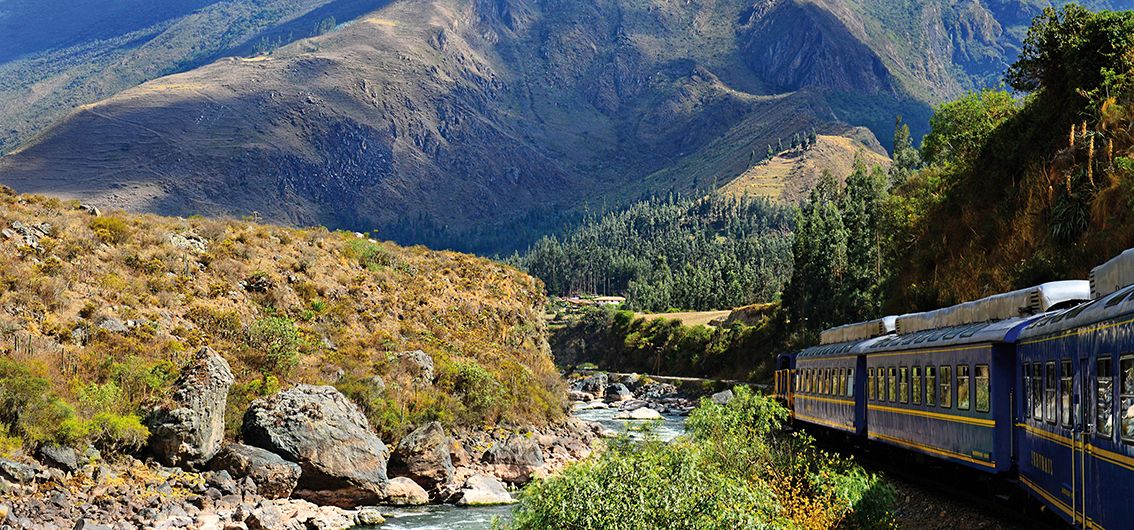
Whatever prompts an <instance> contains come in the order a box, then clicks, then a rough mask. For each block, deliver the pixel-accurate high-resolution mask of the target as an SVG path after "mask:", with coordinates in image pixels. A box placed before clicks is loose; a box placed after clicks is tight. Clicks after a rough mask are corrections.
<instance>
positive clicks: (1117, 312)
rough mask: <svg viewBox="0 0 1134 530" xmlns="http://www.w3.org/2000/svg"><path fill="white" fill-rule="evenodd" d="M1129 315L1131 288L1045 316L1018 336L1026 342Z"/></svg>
mask: <svg viewBox="0 0 1134 530" xmlns="http://www.w3.org/2000/svg"><path fill="white" fill-rule="evenodd" d="M1131 314H1134V285H1130V286H1127V287H1125V288H1123V289H1119V290H1118V291H1115V292H1112V293H1110V294H1107V295H1104V296H1102V297H1100V298H1096V299H1094V300H1092V301H1091V302H1089V303H1086V304H1081V305H1078V306H1075V307H1072V308H1070V309H1064V310H1062V311H1055V312H1053V313H1051V314H1049V315H1046V316H1044V317H1043V318H1040V319H1038V320H1036V321H1035V322H1032V323H1031V325H1029V326H1028V328H1027V329H1025V330H1024V331H1023V332H1022V333H1020V339H1021V340H1030V339H1036V338H1040V337H1044V336H1048V335H1053V334H1057V333H1063V332H1066V331H1068V330H1072V329H1076V328H1081V327H1086V326H1090V325H1092V324H1097V323H1099V322H1104V321H1107V320H1111V319H1114V318H1119V317H1122V316H1127V315H1131Z"/></svg>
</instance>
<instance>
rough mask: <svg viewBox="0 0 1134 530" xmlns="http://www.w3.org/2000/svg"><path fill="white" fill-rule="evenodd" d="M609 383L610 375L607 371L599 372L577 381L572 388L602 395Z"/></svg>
mask: <svg viewBox="0 0 1134 530" xmlns="http://www.w3.org/2000/svg"><path fill="white" fill-rule="evenodd" d="M609 384H610V376H608V375H607V374H606V372H599V373H597V374H591V375H589V376H587V377H584V378H582V379H579V380H578V381H575V382H574V383H573V384H572V385H571V390H576V391H579V392H586V393H587V394H591V395H602V393H603V391H604V390H606V387H607V386H608V385H609Z"/></svg>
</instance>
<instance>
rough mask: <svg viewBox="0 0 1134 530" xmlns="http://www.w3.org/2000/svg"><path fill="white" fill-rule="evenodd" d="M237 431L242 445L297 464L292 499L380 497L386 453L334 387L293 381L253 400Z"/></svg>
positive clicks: (347, 501)
mask: <svg viewBox="0 0 1134 530" xmlns="http://www.w3.org/2000/svg"><path fill="white" fill-rule="evenodd" d="M242 434H243V436H244V442H245V443H247V444H249V445H253V446H256V447H261V448H264V449H267V450H269V451H271V452H273V453H276V454H278V455H280V456H281V457H283V458H284V459H286V460H290V461H292V462H295V463H297V464H299V466H300V467H301V468H302V473H301V475H300V477H299V483H298V485H297V487H296V490H295V492H294V493H293V495H294V496H296V497H299V498H303V499H307V500H310V501H312V502H315V503H318V504H331V505H335V506H343V507H355V506H363V505H372V504H377V503H378V502H380V501H381V500H382V499H383V498H384V497H385V488H386V485H387V484H388V482H389V480H388V478H387V475H386V461H387V460H388V459H389V451H388V450H387V448H386V445H385V444H384V443H382V440H381V439H379V438H378V436H377V435H376V434H374V432H373V431H372V430H371V429H370V422H369V421H367V419H366V416H365V415H363V413H362V411H361V410H359V409H358V407H357V406H356V405H354V404H353V403H351V402H350V401H349V400H348V399H347V398H346V396H343V395H342V394H341V393H340V392H339V391H338V390H336V389H335V388H334V387H330V386H313V385H296V386H295V387H293V388H291V389H288V390H285V391H282V392H280V393H278V394H276V395H274V396H272V397H269V398H265V399H260V400H256V401H255V402H253V403H252V406H251V407H250V408H249V409H248V411H247V412H246V413H245V415H244V425H243V427H242Z"/></svg>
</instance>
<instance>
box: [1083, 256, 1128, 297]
mask: <svg viewBox="0 0 1134 530" xmlns="http://www.w3.org/2000/svg"><path fill="white" fill-rule="evenodd" d="M1132 284H1134V248H1132V249H1127V250H1126V251H1125V252H1123V253H1122V254H1119V255H1117V256H1115V257H1113V258H1111V259H1110V261H1108V262H1106V263H1103V264H1102V265H1099V266H1098V267H1095V268H1093V269H1091V296H1092V297H1094V298H1102V297H1104V296H1106V295H1108V294H1110V293H1113V292H1115V291H1117V290H1119V289H1121V288H1123V287H1126V286H1127V285H1132Z"/></svg>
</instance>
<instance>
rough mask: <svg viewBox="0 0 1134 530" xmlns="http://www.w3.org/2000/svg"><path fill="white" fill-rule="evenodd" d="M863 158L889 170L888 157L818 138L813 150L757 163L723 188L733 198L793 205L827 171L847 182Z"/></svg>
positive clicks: (857, 144)
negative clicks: (857, 163) (748, 198)
mask: <svg viewBox="0 0 1134 530" xmlns="http://www.w3.org/2000/svg"><path fill="white" fill-rule="evenodd" d="M856 158H861V159H862V161H863V162H865V163H866V167H868V168H869V167H874V166H882V167H890V164H891V161H890V159H889V157H887V156H884V155H882V154H880V153H878V152H875V151H874V150H872V149H870V148H868V147H867V146H866V145H865V144H864V143H862V142H861V141H859V140H856V139H853V138H847V137H845V136H831V135H819V137H818V142H817V143H816V144H815V146H814V147H811V148H809V149H807V150H806V151H799V150H794V149H793V150H790V151H785V152H783V153H780V154H778V155H776V156H775V157H773V158H772V159H770V160H768V161H766V162H762V163H759V164H756V165H754V166H752V167H751V168H749V169H748V170H747V171H745V172H744V173H742V174H741V175H740V176H738V177H736V178H735V179H733V180H732V181H730V182H729V183H728V184H726V185H725V186H724V187H723V188H722V189H723V190H724V192H725V193H727V194H729V195H731V196H733V197H744V196H748V197H769V198H772V199H782V200H784V201H785V202H788V203H791V204H794V203H796V202H798V201H799V200H800V199H802V198H804V197H805V196H807V193H808V192H809V191H811V188H813V187H815V184H816V183H817V182H819V177H821V176H822V175H823V173H824V172H830V173H831V175H834V176H835V178H838V179H840V180H841V179H845V178H846V177H847V176H848V175H850V174H851V173H853V172H854V161H855V159H856Z"/></svg>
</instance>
